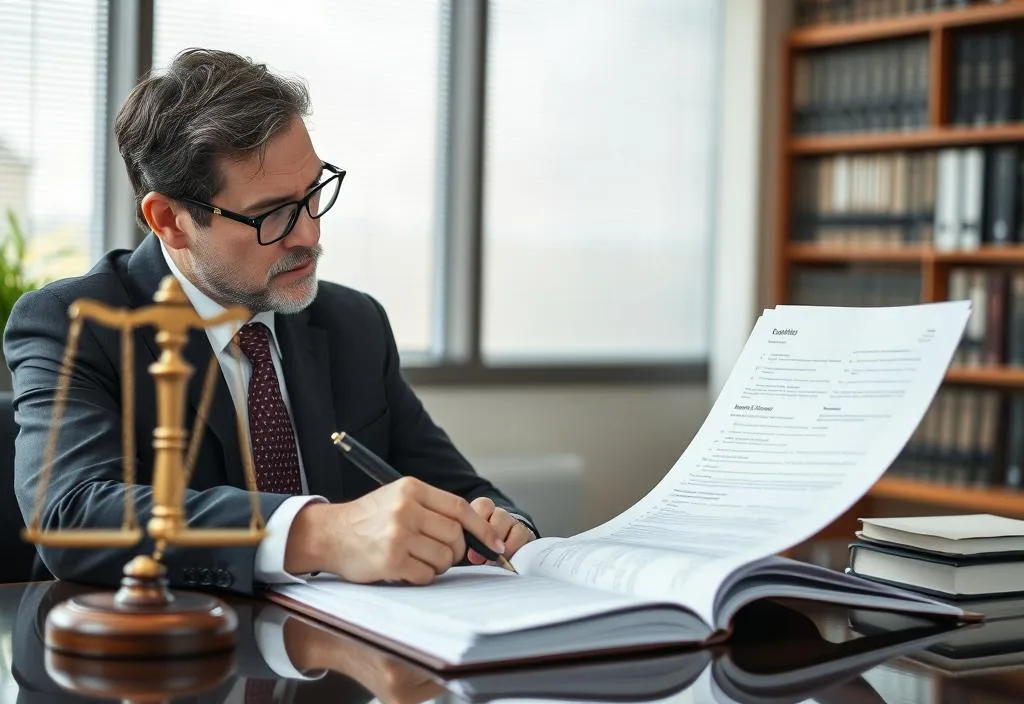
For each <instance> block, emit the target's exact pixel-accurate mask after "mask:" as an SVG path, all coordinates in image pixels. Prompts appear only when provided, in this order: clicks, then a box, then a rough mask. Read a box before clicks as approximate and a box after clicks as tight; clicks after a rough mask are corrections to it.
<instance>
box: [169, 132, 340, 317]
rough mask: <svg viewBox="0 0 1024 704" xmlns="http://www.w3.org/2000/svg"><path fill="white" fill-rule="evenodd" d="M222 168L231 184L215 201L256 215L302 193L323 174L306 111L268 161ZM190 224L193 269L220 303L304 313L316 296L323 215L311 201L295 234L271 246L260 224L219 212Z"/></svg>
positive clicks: (275, 142) (227, 163) (228, 163)
mask: <svg viewBox="0 0 1024 704" xmlns="http://www.w3.org/2000/svg"><path fill="white" fill-rule="evenodd" d="M220 172H221V177H222V179H223V184H224V187H223V188H222V189H221V190H220V192H219V193H217V194H216V195H215V196H214V197H213V198H212V199H211V202H212V203H213V204H214V205H216V206H217V207H219V208H224V209H226V210H233V211H234V212H236V213H241V214H242V215H249V216H256V215H262V214H263V213H265V212H267V211H268V210H271V209H272V208H274V207H275V206H277V205H280V204H282V203H287V202H289V201H297V200H300V199H301V198H302V197H303V196H305V195H306V193H308V192H309V190H310V189H311V188H312V187H313V186H314V185H316V184H317V183H318V182H319V181H320V180H321V166H320V158H319V157H318V156H317V154H316V152H315V151H314V150H313V144H312V143H311V142H310V139H309V133H308V132H307V131H306V127H305V125H304V124H303V122H302V120H301V119H300V118H298V117H296V118H295V120H294V121H293V122H292V124H291V126H290V127H289V128H288V129H287V130H286V131H285V132H283V133H281V134H279V135H278V136H277V137H275V138H274V139H272V140H271V141H270V143H269V144H268V145H267V149H266V153H265V155H264V158H263V161H262V164H261V162H260V159H259V156H258V155H253V156H251V157H248V158H246V159H244V160H240V161H235V160H228V159H224V160H222V161H221V163H220ZM186 218H187V216H186ZM187 219H188V220H189V221H191V218H187ZM183 224H184V223H183ZM188 224H189V225H191V227H189V228H188V230H189V245H188V248H187V253H186V254H184V257H185V262H184V264H185V268H186V269H188V270H189V271H190V272H191V274H192V278H193V279H194V280H195V283H196V284H197V285H198V286H199V287H200V288H202V289H204V291H205V292H206V293H207V295H209V296H210V297H211V298H213V299H214V300H216V301H217V302H219V303H221V304H224V305H228V304H238V305H243V306H246V307H247V308H249V309H250V310H252V311H253V312H259V311H276V312H279V313H296V312H298V311H300V310H302V309H304V308H305V307H306V306H308V305H309V304H310V303H312V302H313V299H314V298H315V297H316V291H317V277H316V263H317V259H318V258H319V257H320V254H321V252H322V250H321V247H320V244H319V242H320V221H319V220H314V219H312V218H311V217H309V213H308V212H307V211H306V209H305V208H303V209H302V210H301V212H300V213H299V217H298V220H297V221H296V223H295V226H294V227H293V228H292V230H291V232H289V233H288V236H287V237H285V238H284V239H281V240H278V241H277V242H274V243H273V244H270V245H266V246H263V245H260V244H259V243H258V242H257V241H256V230H255V229H253V228H252V227H250V226H249V225H246V224H244V223H240V222H235V221H234V220H230V219H228V218H225V217H219V216H217V215H214V216H213V219H212V220H211V221H210V225H209V227H206V228H202V227H198V226H196V225H195V223H191V222H189V223H188Z"/></svg>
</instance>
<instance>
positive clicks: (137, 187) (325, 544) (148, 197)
mask: <svg viewBox="0 0 1024 704" xmlns="http://www.w3.org/2000/svg"><path fill="white" fill-rule="evenodd" d="M308 108H309V99H308V95H307V93H306V90H305V88H304V86H303V85H302V84H301V83H297V82H293V81H287V80H284V79H282V78H280V77H277V76H275V75H273V74H271V73H270V72H268V71H267V69H266V67H265V66H263V65H260V64H254V63H253V62H251V61H250V60H248V59H243V58H242V57H239V56H236V55H234V54H230V53H226V52H218V51H205V50H188V51H185V52H182V53H181V54H179V55H178V56H177V57H176V58H175V59H174V61H173V62H172V64H171V65H170V67H169V68H168V70H167V72H166V75H163V76H156V77H150V78H147V79H146V80H144V81H142V82H141V83H140V84H139V85H138V86H136V88H135V89H134V90H133V91H132V92H131V94H130V95H129V96H128V98H127V99H126V100H125V103H124V105H123V106H122V107H121V110H120V111H119V113H118V116H117V119H116V121H115V134H116V137H117V142H118V148H119V150H120V152H121V155H122V157H123V158H124V162H125V165H126V167H127V170H128V175H129V178H130V180H131V183H132V187H133V189H134V191H135V197H136V202H137V204H138V210H137V217H138V219H139V223H140V225H142V227H143V228H145V229H146V230H148V231H150V233H151V234H149V235H148V236H147V237H146V239H145V240H144V242H143V243H142V244H141V245H140V246H139V247H138V248H137V249H136V250H135V251H134V252H127V251H124V250H120V251H114V252H111V253H109V254H107V255H106V256H105V257H104V258H103V259H102V260H101V261H100V262H99V263H98V264H97V265H96V266H95V267H94V268H93V269H92V270H91V271H90V272H89V273H88V274H86V275H85V276H82V277H79V278H75V279H69V280H65V281H60V282H56V283H54V284H51V285H49V286H47V287H45V288H44V289H42V290H41V291H38V292H34V293H32V294H28V295H26V296H24V297H22V298H21V299H20V300H19V301H18V303H17V305H16V306H15V308H14V311H13V312H12V314H11V317H10V321H9V323H8V326H7V330H6V331H5V337H4V351H5V354H6V356H7V360H8V364H9V366H10V367H11V372H12V376H13V382H14V394H15V401H14V403H15V410H16V412H17V415H18V421H19V424H20V426H21V430H20V433H19V436H18V440H17V454H16V460H15V490H16V493H17V498H18V502H19V505H20V506H21V510H22V513H23V515H24V516H25V518H26V520H28V519H29V517H30V516H31V512H32V511H33V508H34V506H35V494H36V485H37V482H38V480H39V478H40V475H41V470H42V467H43V459H44V449H45V446H46V440H47V435H48V433H49V431H50V424H51V421H52V417H53V410H54V403H53V395H54V394H53V392H54V389H55V388H56V386H57V380H58V376H59V370H60V364H61V359H62V355H63V350H64V345H65V340H66V339H67V335H68V330H69V324H68V320H67V308H68V305H69V304H70V303H72V302H73V301H75V300H76V299H79V298H91V299H97V300H100V301H102V302H103V303H105V304H107V305H110V306H116V307H125V308H127V307H131V308H134V307H139V306H143V305H149V304H151V303H152V299H153V294H154V292H155V291H156V290H157V288H158V286H159V284H160V282H161V280H162V279H163V278H164V277H165V276H168V275H173V276H174V277H176V278H177V279H178V281H179V282H180V283H181V285H182V287H183V289H184V291H185V293H186V294H187V296H188V298H189V300H190V301H191V303H192V305H193V306H194V307H195V309H196V311H197V312H198V313H199V315H201V316H203V317H204V318H209V317H212V316H213V315H216V314H217V313H218V312H220V311H221V310H222V309H223V307H225V306H227V305H231V304H240V305H244V306H246V307H247V308H249V309H250V310H251V311H253V313H254V314H255V315H254V317H253V318H252V320H251V321H250V322H249V324H247V325H245V326H243V327H242V328H241V329H240V330H237V329H236V328H235V327H232V326H230V325H225V326H221V327H219V328H211V329H208V330H206V331H203V330H194V331H193V332H192V334H191V336H190V339H189V342H188V344H187V346H186V347H185V350H184V354H185V356H186V359H187V360H188V361H189V363H190V364H191V365H192V366H193V367H194V368H195V370H196V372H197V373H195V374H193V377H192V379H191V381H190V387H189V403H188V404H187V411H186V416H187V417H186V420H185V424H186V427H187V428H191V427H192V423H193V421H194V418H195V414H196V411H197V406H198V404H199V399H200V397H201V395H202V377H203V376H204V374H203V372H204V371H205V369H206V366H207V364H208V363H209V360H210V356H211V354H216V355H217V357H218V360H219V361H220V362H221V367H222V370H223V373H224V375H228V378H225V377H224V376H223V375H222V376H220V377H219V378H218V379H217V382H218V387H217V389H216V393H215V396H214V401H213V407H212V410H211V413H210V416H209V419H208V428H209V431H210V432H207V433H206V439H205V440H204V442H203V444H202V446H201V448H200V451H199V454H198V458H197V461H196V468H195V472H194V475H193V478H192V482H191V486H190V489H189V491H188V492H187V495H186V499H185V512H186V515H187V516H188V517H189V523H190V526H192V527H195V528H203V527H229V526H233V527H245V526H247V525H248V523H249V517H250V498H249V495H248V493H247V492H246V491H245V490H244V486H245V484H244V473H243V469H242V468H243V464H242V460H241V455H240V452H239V447H238V445H239V443H238V437H237V431H236V421H235V414H236V413H237V414H239V416H240V417H241V420H242V425H243V428H244V429H246V430H248V432H249V436H250V444H251V445H252V447H253V461H254V465H255V472H256V478H257V486H258V487H259V489H260V493H259V502H260V506H261V508H262V511H263V515H264V516H269V518H268V522H267V528H268V536H267V538H265V539H264V540H263V541H262V542H261V544H260V545H259V546H258V547H257V548H250V549H241V548H207V549H196V548H189V549H173V548H172V549H170V550H168V552H167V553H166V555H165V558H164V562H165V564H166V566H167V568H168V579H169V581H170V582H171V584H172V585H173V584H178V585H184V586H219V587H223V588H230V589H233V590H237V591H241V592H250V591H251V590H252V589H253V587H254V583H255V582H279V581H288V580H290V579H294V578H295V575H301V574H305V573H309V572H317V571H323V572H331V573H335V574H337V575H339V576H341V577H342V578H344V579H347V580H351V581H358V582H369V581H376V580H403V581H407V582H411V583H415V584H426V583H428V582H430V581H431V580H432V579H433V578H434V577H435V576H436V575H438V574H441V573H443V572H444V571H445V570H447V569H448V568H449V567H450V566H451V565H452V564H454V563H456V562H459V561H460V560H462V559H463V557H464V555H465V554H466V546H465V543H464V541H463V530H464V529H465V530H468V531H470V532H471V533H473V534H474V535H476V536H477V537H478V538H480V539H481V540H482V541H484V543H485V544H487V545H489V546H490V547H491V548H492V549H495V550H497V551H498V552H499V553H503V554H504V555H505V556H506V557H509V556H511V555H513V554H514V553H515V551H516V550H518V549H519V548H520V547H521V546H522V545H523V544H525V543H526V542H528V541H529V540H532V539H533V538H534V537H535V535H536V531H535V529H534V527H533V526H532V524H531V523H530V521H529V518H528V517H527V516H526V515H525V514H524V513H523V512H522V511H520V510H518V509H516V508H515V507H514V506H512V504H511V503H510V502H509V500H508V499H507V498H506V497H505V496H503V495H502V494H501V493H500V492H499V491H498V490H497V489H496V488H495V487H494V486H492V485H491V484H490V483H489V482H487V481H486V480H484V479H482V478H481V477H479V476H478V475H477V474H476V473H475V472H474V471H473V469H472V468H471V467H470V465H469V464H468V463H467V462H466V460H465V459H464V458H463V457H462V456H461V455H460V454H459V452H458V451H457V450H456V449H455V447H454V446H453V445H452V443H451V441H450V440H449V438H448V437H447V435H445V433H444V432H443V431H442V430H441V429H440V428H438V427H437V426H436V425H435V424H434V423H433V422H432V420H431V419H430V417H429V415H428V414H427V412H426V411H425V410H424V408H423V406H422V405H421V403H420V401H419V400H418V399H417V398H416V396H415V394H414V393H413V391H412V390H411V389H410V388H409V386H408V385H407V384H406V383H405V381H404V380H403V378H402V376H401V372H400V370H399V359H398V353H397V350H396V347H395V340H394V336H393V334H392V332H391V328H390V326H389V323H388V320H387V317H386V315H385V313H384V311H383V309H382V308H381V306H380V305H379V304H378V303H377V302H376V301H375V300H374V299H372V298H371V297H370V296H367V295H366V294H363V293H359V292H357V291H354V290H351V289H348V288H345V287H342V286H338V285H335V284H329V283H319V284H318V282H317V278H316V266H317V259H318V257H319V256H320V253H321V246H320V243H319V240H320V223H319V218H320V217H321V216H323V215H324V214H325V213H326V212H327V211H328V210H329V209H330V208H331V207H332V206H333V205H334V203H335V202H336V199H337V197H338V191H339V189H340V186H341V183H342V180H343V178H344V171H343V170H341V169H339V168H337V167H335V166H333V165H331V164H330V163H329V162H327V161H324V160H322V159H321V156H320V155H318V154H317V153H316V151H315V150H314V148H313V145H312V143H311V142H310V138H309V134H308V132H307V131H306V128H305V126H304V124H303V116H304V115H306V114H307V112H308ZM236 333H237V335H236ZM120 345H121V343H120V337H119V333H118V332H117V331H115V330H111V329H107V328H104V327H101V326H97V325H87V327H86V329H85V331H84V332H83V333H82V335H81V337H80V340H79V351H78V355H77V360H76V365H75V371H74V376H73V379H72V382H71V385H70V395H69V399H68V405H67V409H66V411H65V413H64V416H63V422H62V424H61V426H60V436H59V438H58V441H57V449H56V454H55V458H54V467H53V471H52V475H51V476H52V479H51V482H50V487H49V492H48V494H47V497H46V500H45V503H44V506H43V512H42V522H43V528H44V529H71V528H81V527H90V528H99V527H111V528H112V527H117V526H119V525H120V523H121V520H122V519H121V516H122V512H123V504H124V498H125V485H124V484H123V483H122V462H121V456H122V455H121V452H122V427H121V426H122V418H121V404H120V398H121V384H122V383H123V380H122V378H121V374H120V369H121V358H120V349H121V347H120ZM157 349H158V348H157V346H156V343H155V338H154V333H153V331H152V330H151V329H149V328H140V329H139V330H137V331H136V334H135V345H134V359H133V360H132V365H133V368H134V370H135V378H136V380H137V381H136V384H135V404H134V405H135V412H136V414H135V415H136V419H135V421H136V422H135V426H134V435H135V445H136V447H137V448H138V452H137V456H138V463H137V471H138V477H139V479H138V483H139V484H140V486H139V488H138V490H137V491H136V492H135V501H136V503H137V505H138V506H139V509H140V513H141V514H142V516H141V517H142V518H143V520H145V519H146V518H147V517H148V513H149V510H150V508H151V490H150V487H149V486H148V485H149V484H150V483H151V481H152V465H153V451H152V447H151V444H152V429H153V427H154V425H155V422H156V415H155V413H156V405H157V404H156V400H155V395H154V394H155V390H154V389H153V385H152V384H151V383H149V377H148V372H147V367H148V365H149V364H151V363H152V362H153V361H155V359H156V354H157ZM238 352H240V355H239V356H240V358H241V362H242V372H243V386H242V388H237V387H236V386H235V385H233V384H231V383H230V378H233V376H232V375H233V372H232V369H233V367H232V365H233V364H234V359H235V354H236V353H238ZM336 430H345V431H348V432H350V433H351V434H352V435H353V437H355V438H357V439H358V440H360V441H361V442H362V443H363V444H364V445H367V446H368V447H369V448H370V449H371V450H373V451H375V452H376V453H377V454H379V455H380V456H381V457H383V458H384V459H385V460H387V461H388V462H389V463H391V464H392V465H393V466H395V467H396V469H398V470H399V471H400V472H402V473H403V474H404V475H406V478H404V479H402V480H400V481H398V482H396V483H394V484H389V485H387V486H385V487H381V488H378V487H377V486H376V485H375V484H374V483H373V482H372V481H371V480H370V479H369V478H367V477H366V476H364V475H362V474H361V473H360V472H358V471H357V470H356V469H355V468H354V467H353V466H352V465H351V464H349V463H348V461H347V460H346V459H344V458H343V457H342V456H341V455H340V454H339V453H338V452H337V451H336V450H335V448H334V447H333V446H332V444H331V442H330V436H331V434H332V433H333V432H334V431H336ZM149 549H151V544H150V541H148V540H147V541H145V542H144V543H143V545H142V546H140V547H139V548H136V549H133V550H122V549H113V548H112V549H102V550H69V549H61V548H42V549H41V550H40V553H41V556H42V558H43V561H44V562H45V564H46V566H47V567H48V568H49V569H50V570H51V572H53V573H54V575H55V576H57V577H59V578H65V579H73V580H79V581H90V582H98V583H104V584H114V583H116V582H117V581H118V580H119V579H120V576H121V569H122V566H123V565H124V563H125V562H126V561H127V560H128V559H129V558H130V556H131V555H132V554H134V553H136V552H138V551H140V550H149ZM468 558H469V560H470V561H471V562H474V563H477V564H479V563H481V562H483V559H482V558H481V557H480V556H479V555H477V554H476V553H475V552H472V551H471V552H470V553H469V555H468Z"/></svg>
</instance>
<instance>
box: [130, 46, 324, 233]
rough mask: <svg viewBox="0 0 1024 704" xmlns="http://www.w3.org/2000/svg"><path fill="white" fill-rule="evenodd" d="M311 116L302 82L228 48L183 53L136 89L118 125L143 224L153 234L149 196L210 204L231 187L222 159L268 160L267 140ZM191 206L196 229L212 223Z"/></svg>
mask: <svg viewBox="0 0 1024 704" xmlns="http://www.w3.org/2000/svg"><path fill="white" fill-rule="evenodd" d="M308 113H309V92H308V91H307V89H306V86H305V85H304V84H303V83H302V82H301V81H300V80H292V79H286V78H282V77H280V76H276V75H274V74H273V73H271V72H270V71H269V70H268V69H267V67H266V65H265V64H257V63H254V62H253V61H252V59H249V58H247V57H242V56H238V55H237V54H232V53H229V52H226V51H215V50H210V49H186V50H185V51H182V52H180V53H179V54H178V55H177V56H175V57H174V60H173V61H172V62H171V64H170V66H168V67H167V71H166V72H165V73H164V74H163V75H150V76H148V77H146V78H145V79H144V80H142V81H141V82H140V83H139V84H138V85H137V86H135V88H133V89H132V91H131V93H129V95H128V97H127V98H126V99H125V101H124V104H123V105H122V106H121V109H120V110H119V111H118V113H117V119H116V120H115V121H114V135H115V136H116V138H117V147H118V150H119V151H120V152H121V157H122V158H123V159H124V164H125V167H126V168H127V169H128V178H129V180H130V181H131V184H132V190H134V192H135V217H136V219H137V220H138V221H139V225H140V226H141V227H142V229H143V230H148V229H149V226H148V225H147V224H146V220H145V218H144V217H143V216H142V210H141V208H140V204H141V202H142V198H143V196H145V195H146V194H147V193H149V192H150V191H157V192H159V193H163V194H164V195H167V196H170V197H172V198H182V197H186V198H193V199H195V200H201V201H205V202H207V203H208V202H210V200H211V199H212V198H213V196H214V195H216V194H217V193H218V192H219V191H220V190H221V188H223V185H224V184H223V180H222V176H221V173H220V170H219V169H218V163H219V161H220V160H221V159H222V158H224V157H228V158H244V157H248V156H250V155H253V154H258V155H259V157H260V159H261V160H262V158H263V155H264V154H265V152H266V147H267V143H268V142H269V141H270V140H271V139H272V138H273V137H275V136H276V135H278V134H279V133H281V132H283V131H284V130H285V129H287V128H288V126H289V125H290V124H291V122H292V120H293V119H294V118H295V117H296V116H299V117H303V116H305V115H307V114H308ZM185 206H186V207H187V208H188V211H189V213H190V214H191V215H192V219H193V220H195V222H196V223H197V224H199V225H202V226H204V227H205V226H207V225H209V224H210V218H211V214H210V213H209V212H207V211H205V210H203V209H202V208H198V207H196V206H192V205H188V204H185Z"/></svg>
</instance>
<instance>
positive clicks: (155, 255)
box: [128, 234, 245, 488]
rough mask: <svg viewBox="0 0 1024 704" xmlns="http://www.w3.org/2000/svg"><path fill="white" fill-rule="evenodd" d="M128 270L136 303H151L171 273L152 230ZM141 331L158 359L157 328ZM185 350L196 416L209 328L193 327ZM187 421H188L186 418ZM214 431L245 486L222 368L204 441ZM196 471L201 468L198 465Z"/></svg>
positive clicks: (227, 466)
mask: <svg viewBox="0 0 1024 704" xmlns="http://www.w3.org/2000/svg"><path fill="white" fill-rule="evenodd" d="M128 270H129V272H130V274H131V282H132V284H134V285H135V286H136V290H134V291H132V292H131V297H132V298H133V299H134V300H135V303H136V305H137V306H140V307H141V306H146V305H151V304H152V303H153V294H155V293H156V291H157V289H158V288H159V287H160V282H161V281H162V280H163V278H164V277H165V276H171V271H170V269H169V268H168V267H167V262H166V261H164V257H163V253H162V252H161V251H160V241H159V240H158V239H157V237H156V236H155V235H153V234H150V235H149V236H148V237H146V239H145V240H143V242H142V244H141V245H139V247H138V248H137V249H136V250H135V252H133V253H132V256H131V258H130V260H129V262H128ZM138 335H139V337H140V338H141V339H142V341H143V343H144V344H145V346H146V348H147V349H148V350H149V353H150V355H152V358H153V361H156V360H157V358H158V357H159V355H160V347H159V346H158V345H157V342H156V332H155V331H154V329H153V328H152V327H148V326H147V327H144V328H140V329H139V332H138ZM182 354H183V356H184V358H185V361H187V362H188V363H189V364H190V365H191V366H192V368H193V372H192V377H191V378H190V379H189V383H188V400H189V404H190V405H191V407H192V413H191V415H192V417H195V415H197V414H198V412H199V403H200V400H201V398H202V393H203V382H204V380H205V378H206V370H207V367H208V365H209V364H210V359H211V356H212V355H213V349H212V348H211V347H210V340H209V338H208V337H207V335H206V332H205V331H203V330H198V329H195V330H192V331H191V332H190V333H189V338H188V343H187V344H186V345H185V349H184V350H183V352H182ZM226 371H227V372H228V373H229V374H231V373H234V370H232V369H228V370H226ZM186 422H188V419H187V418H186ZM186 430H188V431H189V432H190V433H191V431H192V427H191V426H189V427H187V428H186ZM211 434H212V435H213V436H214V437H215V438H216V439H217V441H218V442H219V443H220V446H221V449H222V451H223V455H224V472H225V478H226V479H227V481H228V483H230V484H232V485H233V486H237V487H243V488H244V487H245V473H244V470H243V468H242V454H241V451H240V450H239V447H238V430H237V428H236V421H235V406H234V402H233V401H232V399H231V393H230V392H229V391H228V387H227V384H226V382H225V381H224V374H223V373H221V372H219V371H218V372H217V381H216V389H215V391H214V395H213V400H212V402H211V404H210V413H209V418H207V433H206V437H205V438H204V443H206V442H208V440H207V438H208V437H209V435H211ZM196 471H197V472H198V471H200V470H199V468H197V470H196Z"/></svg>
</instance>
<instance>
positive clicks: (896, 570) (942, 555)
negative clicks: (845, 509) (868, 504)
mask: <svg viewBox="0 0 1024 704" xmlns="http://www.w3.org/2000/svg"><path fill="white" fill-rule="evenodd" d="M861 523H862V528H863V529H862V530H861V531H859V532H858V533H857V538H858V541H857V542H856V543H854V544H853V545H851V546H850V564H849V568H848V570H847V571H848V572H849V573H851V574H854V575H857V576H859V577H864V578H866V579H870V580H873V581H876V582H880V583H883V584H889V585H895V586H899V587H904V588H906V589H913V590H914V591H918V592H922V593H924V594H930V595H933V596H937V597H939V598H943V599H967V598H970V599H977V598H985V597H1006V596H1008V595H1024V521H1020V520H1015V519H1012V518H1004V517H1002V516H993V515H990V514H973V515H965V516H917V517H912V518H874V519H861Z"/></svg>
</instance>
